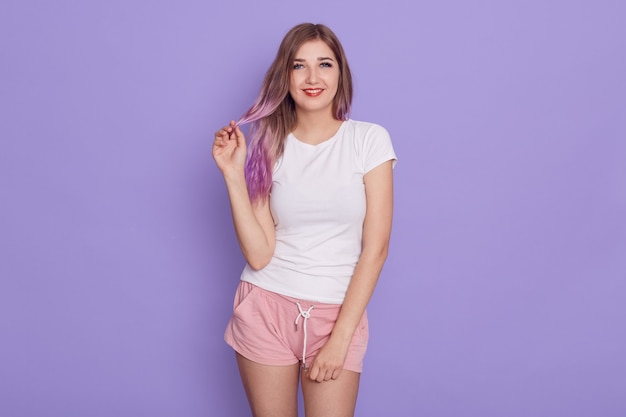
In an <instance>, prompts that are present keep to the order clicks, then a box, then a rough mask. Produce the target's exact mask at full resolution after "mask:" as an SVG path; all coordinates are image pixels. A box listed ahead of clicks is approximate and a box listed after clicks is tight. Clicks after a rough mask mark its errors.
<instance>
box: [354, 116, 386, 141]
mask: <svg viewBox="0 0 626 417" xmlns="http://www.w3.org/2000/svg"><path fill="white" fill-rule="evenodd" d="M346 124H347V126H346V129H345V132H346V133H348V132H349V134H350V136H353V137H354V139H355V140H357V141H363V140H365V141H367V140H377V138H382V140H389V132H388V131H387V129H385V128H384V127H383V126H381V125H379V124H377V123H372V122H364V121H360V120H352V119H348V120H347V121H346Z"/></svg>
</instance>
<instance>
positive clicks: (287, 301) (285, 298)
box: [243, 281, 341, 310]
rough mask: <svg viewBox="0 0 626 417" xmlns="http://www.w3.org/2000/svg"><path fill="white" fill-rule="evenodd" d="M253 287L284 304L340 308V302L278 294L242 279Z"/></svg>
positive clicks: (305, 307)
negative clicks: (322, 301) (318, 300)
mask: <svg viewBox="0 0 626 417" xmlns="http://www.w3.org/2000/svg"><path fill="white" fill-rule="evenodd" d="M243 282H245V283H247V284H249V285H251V286H253V287H256V288H258V289H259V290H261V291H262V293H263V295H265V296H266V297H267V298H269V299H270V300H272V301H274V302H277V303H280V304H282V305H284V306H288V307H293V306H294V305H296V304H300V306H301V307H302V308H304V309H308V308H309V307H310V306H315V309H316V310H338V309H340V308H341V304H329V303H319V302H317V301H311V300H303V299H300V298H294V297H290V296H288V295H283V294H279V293H277V292H274V291H270V290H266V289H265V288H263V287H260V286H258V285H255V284H252V283H250V282H248V281H243Z"/></svg>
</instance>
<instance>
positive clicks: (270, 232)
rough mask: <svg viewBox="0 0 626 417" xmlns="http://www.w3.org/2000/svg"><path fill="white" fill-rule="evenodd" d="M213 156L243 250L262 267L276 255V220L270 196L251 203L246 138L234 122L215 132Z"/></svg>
mask: <svg viewBox="0 0 626 417" xmlns="http://www.w3.org/2000/svg"><path fill="white" fill-rule="evenodd" d="M213 158H214V159H215V162H216V164H217V166H218V168H219V169H220V171H221V172H222V175H224V181H225V182H226V188H227V190H228V197H229V200H230V208H231V212H232V217H233V224H234V226H235V233H236V234H237V240H238V241H239V246H240V247H241V252H242V253H243V256H244V258H245V259H246V261H247V262H248V264H249V265H250V266H251V267H252V268H253V269H261V268H263V267H265V266H266V265H267V264H268V263H269V262H270V260H271V259H272V255H273V254H274V248H275V246H276V235H275V232H274V220H273V219H272V215H271V212H270V209H269V200H268V199H267V198H266V199H264V200H263V201H261V202H258V203H255V204H252V203H251V202H250V196H249V194H248V188H247V186H246V179H245V175H244V166H245V161H246V139H245V137H244V135H243V133H242V132H241V130H240V129H239V127H238V126H237V127H235V122H234V121H231V122H230V125H228V126H225V127H223V128H222V129H220V130H218V131H217V132H215V141H214V142H213Z"/></svg>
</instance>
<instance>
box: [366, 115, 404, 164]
mask: <svg viewBox="0 0 626 417" xmlns="http://www.w3.org/2000/svg"><path fill="white" fill-rule="evenodd" d="M362 157H363V174H366V173H367V172H369V171H371V170H372V169H374V168H376V167H377V166H379V165H380V164H382V163H383V162H387V161H389V160H391V161H392V167H395V166H396V162H397V161H398V158H397V157H396V153H395V152H394V150H393V145H392V144H391V137H390V136H389V132H387V130H386V129H385V128H384V127H382V126H380V125H372V126H371V127H370V128H369V129H368V130H367V132H366V134H365V139H364V141H363V153H362Z"/></svg>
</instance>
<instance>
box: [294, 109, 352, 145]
mask: <svg viewBox="0 0 626 417" xmlns="http://www.w3.org/2000/svg"><path fill="white" fill-rule="evenodd" d="M342 123H343V121H342V120H337V119H335V118H334V117H333V116H332V115H330V114H328V113H325V114H317V113H310V112H307V113H304V114H302V113H300V114H298V115H297V119H296V126H295V128H294V129H293V131H292V132H291V133H293V135H294V136H295V137H296V138H298V140H299V141H301V142H304V143H308V144H310V145H317V144H320V143H322V142H325V141H327V140H328V139H330V138H332V137H333V136H335V133H337V131H338V130H339V127H340V126H341V124H342Z"/></svg>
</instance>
